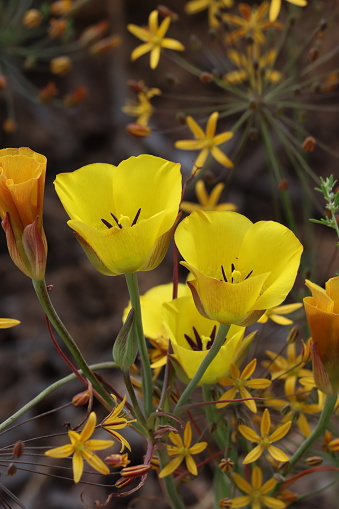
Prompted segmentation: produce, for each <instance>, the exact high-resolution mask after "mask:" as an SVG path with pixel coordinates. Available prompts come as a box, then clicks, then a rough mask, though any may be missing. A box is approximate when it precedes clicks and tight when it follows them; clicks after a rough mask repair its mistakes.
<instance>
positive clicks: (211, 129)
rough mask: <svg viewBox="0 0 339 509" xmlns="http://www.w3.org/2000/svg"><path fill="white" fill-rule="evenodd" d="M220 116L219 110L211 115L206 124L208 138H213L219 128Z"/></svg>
mask: <svg viewBox="0 0 339 509" xmlns="http://www.w3.org/2000/svg"><path fill="white" fill-rule="evenodd" d="M218 117H219V113H218V112H217V111H215V112H214V113H212V115H211V116H210V117H209V119H208V121H207V124H206V138H208V139H212V138H213V137H214V134H215V130H216V128H217V122H218Z"/></svg>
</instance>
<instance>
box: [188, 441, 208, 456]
mask: <svg viewBox="0 0 339 509" xmlns="http://www.w3.org/2000/svg"><path fill="white" fill-rule="evenodd" d="M207 446H208V444H207V442H199V443H198V444H194V445H192V447H190V448H189V452H190V454H199V453H201V452H202V451H204V450H205V449H206V447H207Z"/></svg>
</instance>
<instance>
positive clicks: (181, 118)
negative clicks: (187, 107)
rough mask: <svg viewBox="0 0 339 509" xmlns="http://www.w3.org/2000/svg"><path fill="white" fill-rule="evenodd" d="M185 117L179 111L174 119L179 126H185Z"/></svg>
mask: <svg viewBox="0 0 339 509" xmlns="http://www.w3.org/2000/svg"><path fill="white" fill-rule="evenodd" d="M186 118H187V117H186V115H185V113H183V112H182V111H179V112H178V113H177V114H176V119H177V122H178V123H179V124H180V125H186V124H187V120H186Z"/></svg>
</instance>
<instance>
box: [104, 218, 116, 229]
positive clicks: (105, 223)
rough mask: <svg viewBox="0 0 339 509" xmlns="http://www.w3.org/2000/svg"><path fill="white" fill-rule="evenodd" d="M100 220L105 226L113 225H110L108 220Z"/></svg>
mask: <svg viewBox="0 0 339 509" xmlns="http://www.w3.org/2000/svg"><path fill="white" fill-rule="evenodd" d="M101 221H102V222H103V223H104V225H105V226H107V228H113V226H112V225H111V223H109V222H108V221H106V219H101Z"/></svg>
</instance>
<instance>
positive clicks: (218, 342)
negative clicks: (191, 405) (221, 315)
mask: <svg viewBox="0 0 339 509" xmlns="http://www.w3.org/2000/svg"><path fill="white" fill-rule="evenodd" d="M229 328H230V326H229V325H224V324H222V323H221V324H220V326H219V330H218V333H217V335H216V338H215V340H214V342H213V345H212V346H211V348H210V349H209V351H208V353H207V355H206V357H205V358H204V360H203V361H202V363H201V364H200V366H199V368H198V370H197V372H196V374H195V375H194V377H193V378H192V380H191V381H190V382H189V384H188V385H187V387H186V389H185V390H184V392H183V393H182V395H181V396H180V398H179V401H178V403H177V404H176V407H175V409H174V411H173V413H174V414H178V413H179V412H180V407H181V406H182V405H184V404H185V403H186V401H187V400H188V398H189V397H190V395H191V393H192V392H193V391H194V389H195V388H196V387H197V385H198V384H199V382H200V380H201V378H202V377H203V375H204V373H205V371H206V370H207V368H208V366H209V365H210V364H211V362H212V361H213V359H214V358H215V357H216V355H217V353H218V352H219V350H220V348H221V347H222V345H223V344H224V342H225V338H226V336H227V332H228V329H229Z"/></svg>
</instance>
